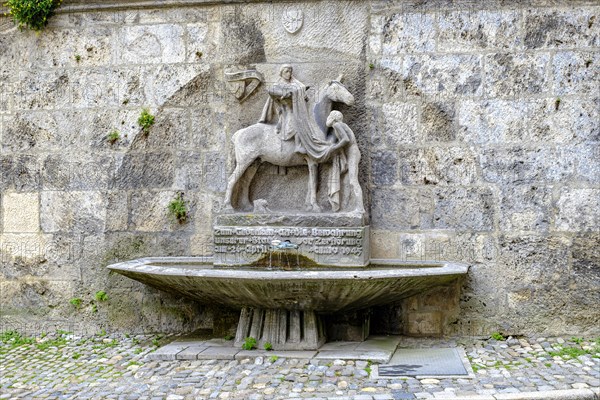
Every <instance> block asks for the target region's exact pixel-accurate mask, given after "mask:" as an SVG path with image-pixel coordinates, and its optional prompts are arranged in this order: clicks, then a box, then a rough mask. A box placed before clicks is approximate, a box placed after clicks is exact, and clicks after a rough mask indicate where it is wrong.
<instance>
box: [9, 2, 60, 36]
mask: <svg viewBox="0 0 600 400" xmlns="http://www.w3.org/2000/svg"><path fill="white" fill-rule="evenodd" d="M61 2H62V0H6V1H5V2H4V6H5V7H7V8H8V10H9V11H8V15H9V16H10V17H12V19H13V20H14V21H15V23H16V24H17V25H18V26H19V28H21V29H22V28H25V27H26V28H29V29H31V30H34V31H36V32H39V31H41V30H42V29H44V27H45V26H46V25H47V24H48V19H49V18H50V17H51V16H52V14H53V13H54V10H55V9H56V8H57V7H58V6H60V3H61Z"/></svg>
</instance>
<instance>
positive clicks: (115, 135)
mask: <svg viewBox="0 0 600 400" xmlns="http://www.w3.org/2000/svg"><path fill="white" fill-rule="evenodd" d="M119 139H121V134H120V133H119V131H118V130H116V129H115V130H114V131H112V132H111V133H109V134H108V135H106V140H107V141H108V143H110V144H115V143H116V142H117V141H118V140H119Z"/></svg>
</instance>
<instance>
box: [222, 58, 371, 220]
mask: <svg viewBox="0 0 600 400" xmlns="http://www.w3.org/2000/svg"><path fill="white" fill-rule="evenodd" d="M279 75H280V78H279V80H278V81H277V82H276V83H275V84H274V85H272V86H271V87H269V88H268V94H269V98H268V99H267V101H266V103H265V106H264V108H263V111H262V114H261V116H260V119H259V121H258V123H256V124H254V125H251V126H249V127H246V128H243V129H240V130H239V131H237V132H236V133H235V134H234V135H233V138H232V141H233V144H234V148H235V159H236V166H235V170H234V171H233V173H232V174H231V176H230V177H229V180H228V184H227V191H226V197H225V206H226V207H227V208H230V209H231V208H234V207H233V204H234V199H237V205H236V208H237V209H244V208H249V207H250V199H249V192H250V184H251V183H252V179H253V178H254V175H255V174H256V172H257V171H258V168H259V162H258V161H257V160H259V161H265V162H269V163H271V164H273V165H277V166H282V167H292V166H303V165H308V172H309V179H308V190H307V196H306V205H307V208H308V209H309V210H310V211H313V212H321V211H322V209H321V207H320V206H319V204H318V203H317V182H318V167H319V164H323V163H331V167H330V168H329V174H330V176H329V177H328V180H327V181H328V186H329V187H328V198H329V203H330V205H331V210H332V211H333V212H337V211H340V208H341V195H342V191H343V190H344V191H345V190H348V195H349V196H351V199H352V201H351V205H352V206H351V210H350V211H352V212H355V213H364V206H363V198H362V189H361V187H360V184H359V182H358V164H359V162H360V151H359V149H358V145H357V143H356V138H355V136H354V133H353V132H352V130H351V129H350V127H349V126H348V125H347V124H345V123H344V122H343V115H342V113H341V112H339V111H336V110H332V108H333V103H343V104H346V105H352V104H354V96H353V95H352V94H351V93H350V92H349V91H348V89H346V87H345V86H344V85H343V84H342V83H341V80H342V77H341V76H340V77H339V78H338V79H337V80H332V81H330V82H329V83H328V84H327V85H326V87H325V89H324V90H323V91H322V94H321V96H320V97H319V99H318V101H317V102H316V104H315V105H314V106H313V109H312V113H311V112H310V111H309V106H308V96H307V93H306V90H307V87H306V86H305V85H304V84H303V83H302V82H300V81H299V80H298V79H296V78H295V77H294V75H293V67H292V66H291V65H287V64H286V65H283V66H282V67H281V69H280V74H279ZM330 128H331V129H330ZM344 174H348V180H347V181H348V184H347V185H346V186H347V188H344V187H342V183H341V182H342V177H343V176H344ZM259 200H260V199H259ZM258 204H260V207H257V206H256V204H255V207H254V212H261V210H264V209H265V208H266V206H265V205H264V204H263V203H262V202H261V201H259V202H258Z"/></svg>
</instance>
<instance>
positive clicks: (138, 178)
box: [113, 152, 174, 189]
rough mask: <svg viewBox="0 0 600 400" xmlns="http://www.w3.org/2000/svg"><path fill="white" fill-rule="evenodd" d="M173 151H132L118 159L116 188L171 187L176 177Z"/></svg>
mask: <svg viewBox="0 0 600 400" xmlns="http://www.w3.org/2000/svg"><path fill="white" fill-rule="evenodd" d="M173 164H174V163H173V156H172V154H171V153H163V152H160V153H137V154H136V153H131V154H126V155H125V156H123V159H122V160H119V159H117V165H118V168H117V171H116V172H115V178H114V181H113V182H114V184H113V187H114V188H115V189H137V188H153V189H154V188H156V189H158V188H165V189H168V188H171V186H172V185H173V178H174V165H173Z"/></svg>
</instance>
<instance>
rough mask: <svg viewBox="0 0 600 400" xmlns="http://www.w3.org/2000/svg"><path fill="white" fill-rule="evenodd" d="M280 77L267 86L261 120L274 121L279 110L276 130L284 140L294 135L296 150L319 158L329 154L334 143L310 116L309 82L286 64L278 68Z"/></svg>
mask: <svg viewBox="0 0 600 400" xmlns="http://www.w3.org/2000/svg"><path fill="white" fill-rule="evenodd" d="M279 75H280V79H279V80H278V82H277V83H276V84H274V85H273V86H271V87H270V88H269V89H268V93H269V99H268V100H267V102H266V103H265V106H264V108H263V112H262V115H261V117H260V120H259V122H263V123H268V122H270V121H272V119H273V116H274V115H275V113H276V112H277V113H278V115H279V120H278V122H277V132H278V133H279V134H280V135H281V139H282V140H291V139H294V140H295V143H296V152H298V153H300V154H306V155H307V156H308V157H310V158H311V159H313V160H314V161H316V162H324V161H326V159H327V157H328V156H329V151H330V148H331V144H330V143H328V142H327V141H325V140H324V139H322V138H321V137H323V134H322V132H321V130H320V129H319V127H318V126H317V124H316V123H315V122H314V120H313V119H312V118H311V116H310V113H309V111H308V106H307V100H308V98H307V95H306V86H305V85H304V84H303V83H302V82H300V81H299V80H298V79H296V78H294V76H293V68H292V66H291V65H289V64H285V65H283V66H282V67H281V69H280V71H279Z"/></svg>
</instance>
